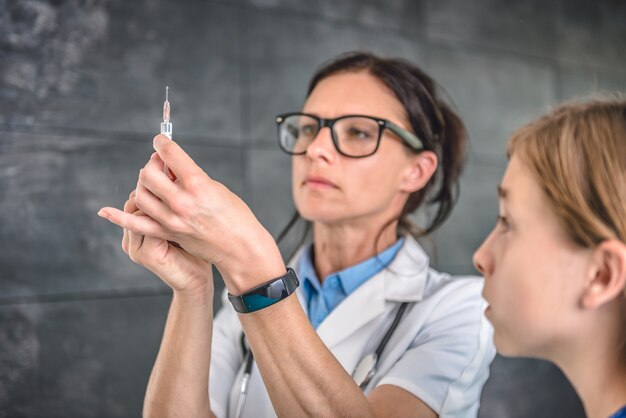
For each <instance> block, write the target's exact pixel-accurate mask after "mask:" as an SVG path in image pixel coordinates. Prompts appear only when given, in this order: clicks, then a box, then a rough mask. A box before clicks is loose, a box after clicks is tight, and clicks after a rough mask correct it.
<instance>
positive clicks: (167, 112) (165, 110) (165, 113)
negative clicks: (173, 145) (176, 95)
mask: <svg viewBox="0 0 626 418" xmlns="http://www.w3.org/2000/svg"><path fill="white" fill-rule="evenodd" d="M169 90H170V88H169V86H165V102H164V103H163V122H169V121H170V102H169V100H168V98H169Z"/></svg>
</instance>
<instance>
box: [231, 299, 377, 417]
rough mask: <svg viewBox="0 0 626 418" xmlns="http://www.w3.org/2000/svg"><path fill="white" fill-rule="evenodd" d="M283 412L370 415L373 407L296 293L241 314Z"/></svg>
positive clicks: (285, 414) (272, 394)
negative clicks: (315, 325) (321, 337)
mask: <svg viewBox="0 0 626 418" xmlns="http://www.w3.org/2000/svg"><path fill="white" fill-rule="evenodd" d="M240 320H241V323H242V325H243V328H244V332H245V333H246V336H247V338H248V341H249V343H250V346H251V347H252V350H253V352H254V356H255V359H256V361H257V365H258V367H259V370H260V372H261V374H262V375H263V382H264V383H265V386H266V388H267V390H268V393H269V395H270V398H271V400H272V404H273V406H274V409H275V411H276V413H277V415H278V416H279V417H296V416H297V417H307V416H324V417H326V416H333V417H369V416H373V411H372V408H371V406H370V404H369V402H368V400H367V398H366V397H365V396H364V395H363V393H362V392H361V390H360V389H359V387H358V386H357V385H356V384H355V383H354V381H353V380H352V377H351V376H350V375H349V374H347V373H346V371H345V370H344V368H343V367H342V366H341V364H339V362H338V361H337V360H336V359H335V357H334V356H333V355H332V353H331V352H330V351H329V350H328V348H326V346H325V345H324V343H323V342H322V340H321V339H320V338H319V337H318V335H317V334H316V333H315V330H314V329H313V328H312V327H311V325H310V323H309V321H308V319H307V317H306V315H305V314H304V312H303V310H302V308H301V307H300V304H299V302H298V300H297V298H296V296H295V295H292V296H290V297H289V298H287V299H285V300H283V301H281V302H280V303H277V304H275V305H272V306H270V307H268V308H265V309H263V310H261V311H258V312H255V313H251V314H242V315H240Z"/></svg>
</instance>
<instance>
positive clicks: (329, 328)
mask: <svg viewBox="0 0 626 418" xmlns="http://www.w3.org/2000/svg"><path fill="white" fill-rule="evenodd" d="M382 276H383V275H382V274H381V273H378V274H377V275H375V276H374V277H372V278H371V279H369V280H368V281H367V282H365V283H363V285H361V286H360V287H359V288H358V289H356V290H355V291H354V293H353V294H352V295H351V297H349V298H347V299H345V300H344V301H343V302H342V303H340V304H339V305H338V306H337V307H336V308H335V309H333V311H332V312H331V313H330V314H329V315H328V316H327V317H326V319H324V321H322V323H321V324H320V325H319V327H318V328H317V334H318V335H319V336H320V338H321V339H322V341H324V344H326V346H327V347H328V348H330V349H332V348H333V347H334V346H335V345H336V344H338V343H339V342H341V341H343V340H344V339H346V338H348V337H349V336H350V335H351V334H352V333H354V332H355V331H356V330H358V329H359V328H361V327H362V326H364V325H365V324H367V323H368V322H370V321H371V320H373V319H375V318H377V317H378V316H380V315H381V314H382V313H383V312H384V311H385V282H384V278H383V277H382ZM364 307H366V308H364Z"/></svg>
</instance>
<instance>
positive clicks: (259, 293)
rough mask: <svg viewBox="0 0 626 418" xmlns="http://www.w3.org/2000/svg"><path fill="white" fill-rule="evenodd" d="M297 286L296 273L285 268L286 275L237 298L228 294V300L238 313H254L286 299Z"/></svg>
mask: <svg viewBox="0 0 626 418" xmlns="http://www.w3.org/2000/svg"><path fill="white" fill-rule="evenodd" d="M299 284H300V282H299V281H298V276H297V275H296V272H295V271H294V270H293V269H292V268H290V267H287V273H286V274H284V275H282V276H280V277H278V278H276V279H272V280H270V281H267V282H265V283H263V284H260V285H259V286H256V287H253V288H252V289H250V290H247V291H245V292H244V293H242V294H241V295H239V296H234V295H231V294H230V293H229V294H228V300H229V301H230V303H231V304H232V305H233V308H235V311H237V312H239V313H250V312H255V311H258V310H260V309H263V308H267V307H268V306H271V305H273V304H275V303H276V302H280V301H281V300H283V299H285V298H287V296H289V295H291V294H292V293H293V292H295V290H296V289H297V288H298V285H299Z"/></svg>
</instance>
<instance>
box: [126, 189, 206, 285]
mask: <svg viewBox="0 0 626 418" xmlns="http://www.w3.org/2000/svg"><path fill="white" fill-rule="evenodd" d="M124 212H125V213H129V214H134V215H135V216H144V217H145V216H146V215H145V214H144V213H143V212H142V211H141V210H139V209H138V208H137V205H136V204H135V191H134V190H133V191H132V192H131V193H130V196H129V198H128V200H127V201H126V203H125V204H124ZM122 249H123V250H124V252H125V253H126V254H128V256H129V257H130V259H131V260H133V261H134V262H135V263H137V264H139V265H142V266H144V267H146V268H147V269H148V270H150V271H152V272H153V273H154V274H156V275H157V276H159V277H160V278H161V280H163V281H164V282H165V283H167V284H168V285H169V286H170V287H171V288H172V289H173V290H174V291H175V292H178V293H186V294H196V293H199V294H203V293H206V291H207V290H212V289H213V274H212V270H211V264H209V263H207V262H206V261H204V260H203V259H201V258H199V257H195V256H193V255H191V254H189V253H188V252H186V251H185V250H183V249H181V248H178V247H176V246H175V245H173V244H172V243H170V242H168V241H167V240H164V239H161V238H153V237H149V236H145V235H141V234H138V233H136V232H133V231H131V230H128V229H124V237H123V238H122Z"/></svg>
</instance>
